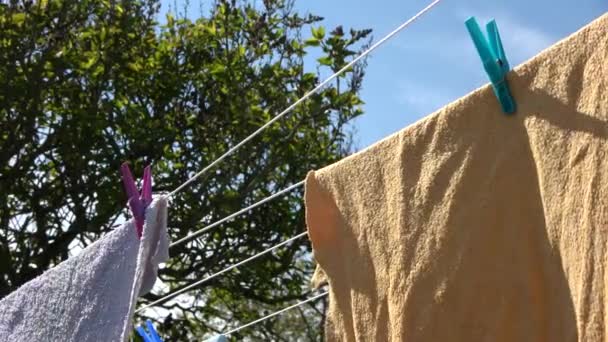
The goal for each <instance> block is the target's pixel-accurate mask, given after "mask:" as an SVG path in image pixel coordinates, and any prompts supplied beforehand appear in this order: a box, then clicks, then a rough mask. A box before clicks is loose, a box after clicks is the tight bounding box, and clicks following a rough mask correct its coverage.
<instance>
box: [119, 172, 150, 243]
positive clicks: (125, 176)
mask: <svg viewBox="0 0 608 342" xmlns="http://www.w3.org/2000/svg"><path fill="white" fill-rule="evenodd" d="M120 172H121V173H122V182H123V184H124V187H125V191H126V192H127V197H128V198H129V208H130V209H131V213H132V214H133V218H134V219H135V229H136V232H137V237H139V238H141V234H142V233H143V230H144V219H145V217H146V216H145V214H146V208H147V207H148V206H149V205H150V203H152V172H151V171H150V166H149V165H148V166H146V168H145V169H144V177H143V185H142V189H141V194H140V193H139V191H137V186H136V185H135V181H134V180H133V175H132V174H131V169H129V164H128V163H126V162H125V163H123V164H122V165H121V166H120Z"/></svg>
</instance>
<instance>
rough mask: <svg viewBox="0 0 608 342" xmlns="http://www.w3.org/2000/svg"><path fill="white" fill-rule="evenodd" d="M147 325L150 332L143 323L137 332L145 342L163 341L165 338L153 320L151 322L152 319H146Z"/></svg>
mask: <svg viewBox="0 0 608 342" xmlns="http://www.w3.org/2000/svg"><path fill="white" fill-rule="evenodd" d="M146 326H147V327H148V332H149V333H148V332H146V329H144V327H142V326H141V325H140V326H138V327H137V328H136V329H137V333H138V334H139V336H141V337H142V338H143V339H144V342H163V340H161V339H160V336H159V335H158V333H157V332H156V329H154V325H153V324H152V322H150V320H147V321H146Z"/></svg>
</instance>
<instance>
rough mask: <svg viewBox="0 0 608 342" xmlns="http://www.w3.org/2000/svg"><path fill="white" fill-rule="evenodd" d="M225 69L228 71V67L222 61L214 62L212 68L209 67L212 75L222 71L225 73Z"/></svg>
mask: <svg viewBox="0 0 608 342" xmlns="http://www.w3.org/2000/svg"><path fill="white" fill-rule="evenodd" d="M224 71H226V67H225V66H224V65H223V64H221V63H217V62H216V63H213V64H212V65H211V68H210V69H209V72H210V73H211V74H212V75H217V74H221V73H223V72H224Z"/></svg>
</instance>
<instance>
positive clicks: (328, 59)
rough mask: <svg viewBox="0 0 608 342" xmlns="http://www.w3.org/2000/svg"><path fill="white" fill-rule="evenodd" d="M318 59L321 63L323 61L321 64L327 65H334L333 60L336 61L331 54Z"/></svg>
mask: <svg viewBox="0 0 608 342" xmlns="http://www.w3.org/2000/svg"><path fill="white" fill-rule="evenodd" d="M317 61H318V62H319V63H321V65H327V66H332V65H333V62H334V60H333V59H332V58H331V57H329V56H324V57H321V58H318V59H317Z"/></svg>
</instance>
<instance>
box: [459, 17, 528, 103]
mask: <svg viewBox="0 0 608 342" xmlns="http://www.w3.org/2000/svg"><path fill="white" fill-rule="evenodd" d="M465 25H466V27H467V29H468V30H469V34H470V35H471V39H473V43H474V44H475V48H477V53H479V57H481V62H482V63H483V67H484V69H485V70H486V73H487V74H488V77H489V78H490V81H491V82H492V88H493V89H494V94H496V97H497V98H498V101H499V102H500V106H501V107H502V111H503V112H505V113H508V114H511V113H514V112H515V109H516V106H515V101H514V100H513V97H512V96H511V92H510V91H509V85H508V84H507V79H506V75H507V73H508V72H509V70H510V68H509V62H508V61H507V56H506V55H505V50H504V49H503V47H502V41H501V40H500V34H499V33H498V27H497V26H496V22H495V21H494V20H490V22H489V23H488V24H487V25H486V30H487V32H488V39H486V37H485V36H484V35H483V33H482V32H481V29H480V28H479V25H478V24H477V20H476V19H475V17H471V18H469V19H467V21H465Z"/></svg>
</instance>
